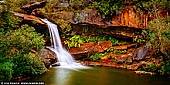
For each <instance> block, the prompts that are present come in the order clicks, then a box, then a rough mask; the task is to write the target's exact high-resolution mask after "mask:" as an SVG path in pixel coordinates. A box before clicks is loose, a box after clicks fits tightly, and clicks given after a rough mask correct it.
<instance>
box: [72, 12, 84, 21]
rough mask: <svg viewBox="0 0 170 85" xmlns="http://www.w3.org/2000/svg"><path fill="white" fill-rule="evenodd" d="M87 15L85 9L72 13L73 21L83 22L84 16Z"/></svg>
mask: <svg viewBox="0 0 170 85" xmlns="http://www.w3.org/2000/svg"><path fill="white" fill-rule="evenodd" d="M86 16H87V13H86V12H85V11H83V12H80V13H75V14H74V21H75V22H76V23H83V22H84V21H85V17H86Z"/></svg>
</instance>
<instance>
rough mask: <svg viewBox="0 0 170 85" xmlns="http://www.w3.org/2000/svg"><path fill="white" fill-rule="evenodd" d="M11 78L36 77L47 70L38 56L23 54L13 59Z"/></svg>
mask: <svg viewBox="0 0 170 85" xmlns="http://www.w3.org/2000/svg"><path fill="white" fill-rule="evenodd" d="M13 63H14V66H13V69H14V72H13V77H20V76H28V75H38V74H42V73H44V72H45V71H46V70H47V69H46V68H45V66H44V63H43V62H42V61H41V60H40V57H39V55H38V54H31V53H30V54H24V55H19V56H16V57H13Z"/></svg>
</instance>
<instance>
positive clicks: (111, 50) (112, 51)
mask: <svg viewBox="0 0 170 85" xmlns="http://www.w3.org/2000/svg"><path fill="white" fill-rule="evenodd" d="M107 52H111V53H113V54H125V53H127V50H116V49H114V48H109V49H107Z"/></svg>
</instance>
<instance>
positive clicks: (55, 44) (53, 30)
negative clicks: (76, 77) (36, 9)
mask: <svg viewBox="0 0 170 85" xmlns="http://www.w3.org/2000/svg"><path fill="white" fill-rule="evenodd" d="M42 21H43V22H45V23H47V25H48V29H49V33H50V37H51V38H52V48H50V49H51V50H52V51H54V52H55V53H56V55H57V58H58V62H59V63H60V65H61V66H62V67H69V68H80V67H85V66H82V65H80V64H79V63H76V62H75V60H74V59H73V57H72V55H71V54H70V53H69V52H68V51H67V50H66V49H64V48H63V46H62V43H61V39H60V36H59V32H58V28H57V25H55V24H53V23H52V22H50V21H48V20H47V19H42Z"/></svg>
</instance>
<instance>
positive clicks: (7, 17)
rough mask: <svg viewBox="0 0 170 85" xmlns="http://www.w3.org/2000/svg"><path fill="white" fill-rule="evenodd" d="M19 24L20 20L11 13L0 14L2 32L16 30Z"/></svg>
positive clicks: (3, 12)
mask: <svg viewBox="0 0 170 85" xmlns="http://www.w3.org/2000/svg"><path fill="white" fill-rule="evenodd" d="M19 22H21V19H19V18H18V17H15V16H14V15H13V14H12V13H10V12H8V11H2V12H0V27H1V28H4V31H7V30H9V29H16V28H18V27H19V25H18V24H19Z"/></svg>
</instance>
